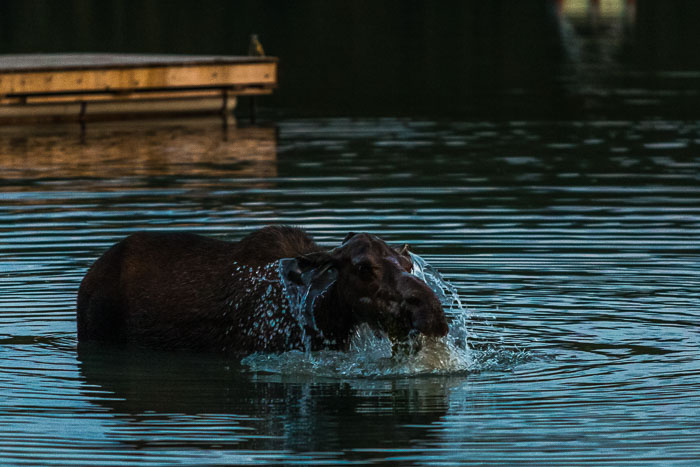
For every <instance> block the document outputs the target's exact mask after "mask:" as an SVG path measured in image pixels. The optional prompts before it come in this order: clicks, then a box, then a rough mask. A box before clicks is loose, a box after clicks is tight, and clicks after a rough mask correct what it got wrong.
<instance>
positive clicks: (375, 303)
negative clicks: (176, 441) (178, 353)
mask: <svg viewBox="0 0 700 467" xmlns="http://www.w3.org/2000/svg"><path fill="white" fill-rule="evenodd" d="M412 266H413V265H412V259H411V255H410V254H409V253H408V248H407V246H404V247H401V248H394V247H392V246H389V245H388V244H387V243H386V242H384V241H383V240H382V239H380V238H379V237H377V236H375V235H371V234H368V233H353V232H351V233H349V234H348V235H347V236H346V237H345V239H344V240H343V242H342V243H341V244H340V245H339V246H338V247H336V248H333V249H331V250H324V249H323V248H321V247H320V246H319V245H317V244H316V243H315V242H314V241H313V239H312V238H311V237H310V236H309V235H308V234H307V233H306V232H305V231H304V230H302V229H300V228H296V227H289V226H268V227H265V228H262V229H259V230H256V231H254V232H252V233H250V234H249V235H247V236H246V237H244V238H243V239H242V240H240V241H238V242H227V241H222V240H217V239H213V238H209V237H205V236H201V235H196V234H191V233H180V232H177V233H164V232H138V233H135V234H132V235H130V236H128V237H127V238H125V239H123V240H121V241H120V242H118V243H116V244H115V245H113V246H112V247H111V248H109V249H108V250H107V251H106V252H105V253H104V254H103V255H102V256H101V257H100V258H98V259H97V261H95V263H94V264H93V265H92V266H91V267H90V269H89V270H88V272H87V274H86V275H85V277H84V278H83V281H82V283H81V284H80V289H79V291H78V300H77V321H78V340H79V341H80V342H86V341H102V342H113V343H135V344H139V345H144V346H149V347H157V348H163V349H192V350H201V351H214V352H231V353H236V354H249V353H252V352H258V351H266V352H282V351H287V350H293V349H299V350H318V349H322V348H329V349H336V350H347V348H348V346H349V342H350V337H351V333H352V331H353V329H354V328H355V327H356V326H358V325H360V324H362V323H366V324H367V325H369V326H370V327H371V328H372V329H375V330H377V331H383V332H385V333H386V334H387V335H388V336H389V337H390V338H391V339H393V340H396V341H403V340H406V338H407V337H408V336H409V335H413V334H423V335H425V336H444V335H445V334H447V332H448V324H447V319H446V317H445V314H444V312H443V309H442V306H441V304H440V301H439V299H438V297H437V296H436V295H435V293H434V292H433V290H432V289H431V288H430V287H429V286H428V285H427V284H426V283H425V282H423V281H422V280H421V279H419V278H417V277H416V276H414V275H412V274H411V270H412ZM292 302H298V303H297V305H299V306H296V307H295V306H293V305H294V304H293V303H292Z"/></svg>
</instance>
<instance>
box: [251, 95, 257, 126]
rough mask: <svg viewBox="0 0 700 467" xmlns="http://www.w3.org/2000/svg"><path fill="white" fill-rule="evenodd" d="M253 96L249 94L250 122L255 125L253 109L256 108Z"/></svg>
mask: <svg viewBox="0 0 700 467" xmlns="http://www.w3.org/2000/svg"><path fill="white" fill-rule="evenodd" d="M256 107H257V106H256V102H255V96H250V123H252V124H253V125H255V111H256V110H257V109H256Z"/></svg>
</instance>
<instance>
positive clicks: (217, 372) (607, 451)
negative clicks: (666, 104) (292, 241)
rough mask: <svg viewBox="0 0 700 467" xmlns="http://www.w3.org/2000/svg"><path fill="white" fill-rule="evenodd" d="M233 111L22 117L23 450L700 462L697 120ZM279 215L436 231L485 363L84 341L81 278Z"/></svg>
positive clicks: (15, 430) (432, 247) (0, 325)
mask: <svg viewBox="0 0 700 467" xmlns="http://www.w3.org/2000/svg"><path fill="white" fill-rule="evenodd" d="M210 123H211V124H207V123H206V122H200V123H197V124H194V125H192V124H189V123H188V124H187V125H178V124H177V123H173V122H169V123H165V124H162V123H158V124H156V123H148V124H146V123H144V124H139V125H138V126H132V125H127V124H121V125H120V124H109V125H95V126H90V127H89V128H88V134H87V137H86V139H85V142H84V143H81V141H80V138H79V135H78V134H77V130H76V129H70V128H68V129H67V130H65V131H64V130H63V129H60V130H56V129H53V128H51V129H49V128H43V129H29V128H15V129H9V128H3V129H2V130H0V167H1V168H2V170H1V171H0V183H1V184H2V187H3V188H2V194H1V195H0V196H1V197H0V258H1V260H0V353H1V356H0V398H2V400H3V401H7V402H6V403H5V404H4V405H3V406H2V407H1V408H0V418H1V419H2V421H3V423H2V424H0V450H1V451H2V453H3V457H4V459H3V460H6V461H7V462H8V463H20V462H29V463H37V464H45V463H49V462H50V461H51V462H57V463H63V464H68V465H76V464H90V463H92V464H94V463H99V464H108V463H132V462H138V463H151V464H166V463H176V462H185V463H203V464H217V463H228V464H236V463H256V462H257V463H265V462H268V463H269V462H279V463H303V464H309V463H314V462H353V461H357V462H366V463H369V462H374V463H387V462H394V463H397V464H402V465H403V464H411V463H415V464H429V463H434V462H437V461H450V462H481V463H488V462H502V463H506V464H508V463H516V462H529V463H535V464H543V463H600V462H602V461H609V462H613V463H624V462H629V460H630V459H634V462H635V463H637V462H640V463H644V462H646V463H666V462H676V463H682V462H687V463H691V464H692V463H693V462H694V460H695V459H697V458H700V450H698V444H697V439H698V438H699V437H700V422H698V420H697V418H698V417H697V414H698V413H700V404H699V403H698V401H699V400H700V397H699V396H700V386H698V381H699V380H700V366H699V364H698V362H700V354H699V351H698V349H700V333H698V330H697V323H698V321H699V317H700V307H699V305H698V304H699V303H700V302H699V301H698V297H699V296H700V289H699V287H700V285H699V284H700V248H698V244H699V241H700V208H698V206H700V190H699V189H698V186H699V184H698V182H700V179H698V173H700V158H699V156H698V154H700V151H699V149H700V124H699V123H698V122H696V121H673V120H646V121H628V120H615V121H597V122H567V123H560V122H522V121H508V122H500V123H493V122H463V121H436V120H402V119H301V120H282V121H281V122H280V124H279V127H278V128H276V129H259V128H258V129H256V128H239V129H230V130H229V133H228V134H222V130H221V127H220V125H219V124H218V122H213V121H212V122H210ZM62 133H65V134H62ZM270 223H288V224H295V225H301V226H304V227H305V228H307V229H308V231H309V232H310V233H311V234H312V235H313V236H314V237H315V238H316V239H317V240H318V241H319V242H320V243H321V244H323V245H325V246H329V247H330V246H333V245H337V244H338V243H339V242H340V241H341V240H342V239H343V238H344V236H345V235H346V233H347V232H348V231H370V232H373V233H376V234H379V235H380V236H382V237H383V238H385V239H386V240H387V241H389V242H392V243H409V244H410V245H412V247H413V250H414V251H415V252H416V254H418V255H420V257H422V258H424V259H425V260H426V261H427V263H428V264H430V265H432V266H433V267H435V268H436V269H437V270H438V271H439V272H440V273H441V274H442V276H444V277H445V279H446V280H447V281H449V283H451V284H452V285H453V286H454V287H455V288H456V292H457V294H458V299H459V302H460V303H461V305H462V306H464V307H466V309H467V310H468V311H469V312H468V313H465V314H464V315H463V317H464V327H465V329H466V332H465V333H464V336H466V342H467V343H468V348H466V357H468V359H469V361H470V362H471V363H470V364H471V366H469V367H468V368H469V370H468V371H458V372H453V371H446V372H443V373H447V374H441V375H420V376H417V375H416V374H415V373H416V372H415V371H413V372H409V371H396V368H400V367H397V366H394V367H392V366H391V365H389V369H390V370H391V371H389V372H384V373H381V372H376V371H375V372H366V371H365V370H366V369H367V368H368V366H367V365H368V364H371V365H375V367H376V366H377V365H378V364H379V363H378V362H382V361H383V360H382V358H386V357H387V354H382V352H384V351H387V349H386V348H385V347H382V346H383V345H384V344H385V342H384V341H381V340H379V341H377V340H372V339H370V338H368V337H371V336H368V335H366V334H365V335H362V333H361V332H359V334H358V340H356V341H355V352H356V353H355V354H352V353H350V354H330V353H327V354H316V355H304V354H294V353H289V354H286V355H283V356H267V357H266V356H261V355H258V356H257V357H256V359H251V360H248V361H246V362H243V363H241V362H238V361H231V360H226V359H223V358H222V357H218V356H211V355H195V354H191V353H177V352H175V353H165V352H152V351H148V350H143V349H123V348H106V347H101V346H88V347H84V346H81V347H80V349H77V341H76V336H75V333H76V329H75V295H76V292H77V288H78V285H79V282H80V280H81V278H82V276H83V275H84V273H85V271H86V269H87V267H88V266H89V265H90V264H91V262H92V261H94V259H95V258H96V257H97V256H99V254H100V253H101V252H102V251H104V249H105V248H107V247H108V246H109V245H111V244H113V243H114V242H115V241H117V240H118V239H120V238H123V237H124V236H125V235H127V234H129V233H131V232H133V231H135V230H141V229H159V230H190V231H194V232H198V233H202V234H207V235H211V236H215V237H218V238H223V239H230V240H235V239H239V238H241V237H242V236H243V235H245V234H246V233H248V232H250V231H251V230H253V229H256V228H258V227H260V226H263V225H267V224H270ZM447 292H448V291H447ZM447 292H446V293H445V297H449V296H450V294H449V293H447ZM464 336H462V340H464V339H463V338H464ZM426 349H427V350H430V348H429V347H427V348H426ZM433 350H434V349H433ZM373 353H376V356H377V359H376V360H375V361H371V358H373ZM382 355H384V357H382ZM433 355H438V356H444V355H445V354H444V353H440V352H438V353H436V354H433ZM363 359H365V360H363ZM384 361H386V360H384ZM368 362H369V363H368ZM395 363H396V362H394V364H395ZM418 364H420V362H416V361H410V359H409V360H408V363H406V365H407V367H409V368H413V369H415V365H418ZM363 365H365V366H363ZM375 367H370V368H375ZM297 370H298V371H297ZM422 373H429V371H426V372H422ZM367 374H370V375H371V376H370V377H366V376H364V375H367ZM409 375H410V376H409Z"/></svg>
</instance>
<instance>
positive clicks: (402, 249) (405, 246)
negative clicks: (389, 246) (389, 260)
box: [395, 243, 411, 256]
mask: <svg viewBox="0 0 700 467" xmlns="http://www.w3.org/2000/svg"><path fill="white" fill-rule="evenodd" d="M395 249H396V251H397V252H398V254H400V255H401V256H408V253H409V252H410V251H411V246H410V245H409V244H408V243H404V244H403V245H402V246H400V247H399V246H397V247H395Z"/></svg>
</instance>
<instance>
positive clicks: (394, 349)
mask: <svg viewBox="0 0 700 467" xmlns="http://www.w3.org/2000/svg"><path fill="white" fill-rule="evenodd" d="M411 258H412V260H413V265H414V266H413V270H412V274H414V275H415V276H416V277H418V278H420V279H421V280H423V281H424V282H425V283H426V284H428V286H430V288H431V289H433V291H434V292H435V294H436V295H437V296H438V298H439V299H440V302H441V303H442V305H443V307H444V310H445V313H446V315H447V316H448V320H449V332H448V334H447V336H445V337H442V338H434V337H426V336H423V335H419V336H416V337H414V338H413V340H411V341H409V342H408V343H406V344H402V345H396V343H394V342H392V341H391V339H389V337H388V336H387V335H386V333H384V332H381V331H378V330H376V329H372V328H371V327H370V326H368V325H366V324H363V325H361V326H358V327H357V328H355V329H354V330H353V331H352V336H351V339H350V346H349V349H348V351H345V352H343V351H334V350H320V351H310V346H309V339H308V334H302V335H303V336H304V346H303V347H302V348H299V349H298V350H291V351H288V352H284V353H282V354H274V353H266V352H259V353H255V354H252V355H249V356H248V357H246V358H244V359H243V360H242V363H243V364H244V365H247V366H248V368H249V369H250V370H251V371H254V372H263V373H273V374H282V375H295V376H314V377H332V378H338V377H341V378H343V377H395V376H415V375H447V374H467V373H474V372H479V371H485V370H494V369H507V368H511V367H512V366H513V365H515V364H517V363H520V362H522V361H525V360H527V359H528V358H529V356H528V354H527V352H523V351H520V350H518V349H504V348H497V347H491V348H487V349H479V350H475V349H472V348H470V347H469V336H470V326H469V324H470V317H471V314H470V312H469V310H468V309H467V307H465V306H464V305H463V304H462V301H461V300H460V297H459V293H458V291H457V289H456V288H455V287H454V286H453V285H452V284H450V283H449V282H448V281H447V280H445V279H444V278H443V277H442V275H441V274H440V273H439V272H438V271H437V270H436V269H435V268H434V267H432V266H431V265H430V264H429V263H428V262H427V261H425V260H424V259H423V258H421V257H420V256H418V255H415V254H411ZM285 261H287V260H282V261H280V263H279V266H278V268H277V280H279V281H280V283H281V284H282V285H283V293H284V295H285V297H286V299H287V300H288V303H289V309H288V312H287V313H288V316H290V317H291V318H293V320H294V322H295V323H296V324H295V326H296V329H297V330H299V331H301V332H306V331H308V330H309V329H314V330H315V331H316V332H318V328H316V324H315V322H314V320H313V313H312V310H313V305H314V302H315V301H316V300H317V298H318V297H320V296H322V294H323V293H324V292H325V291H326V290H327V288H328V287H329V286H330V283H329V284H328V285H327V286H326V287H324V288H322V289H321V290H312V287H311V285H310V284H309V283H307V285H299V284H297V283H293V282H291V281H289V280H288V279H285V277H286V274H284V270H285V267H287V263H285Z"/></svg>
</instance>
